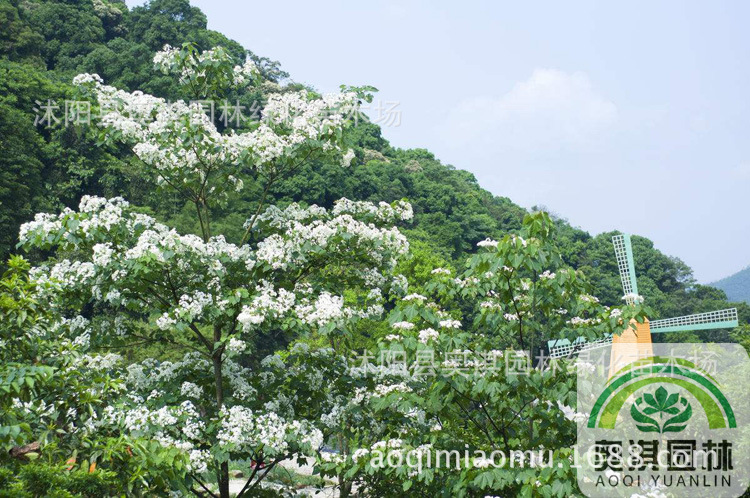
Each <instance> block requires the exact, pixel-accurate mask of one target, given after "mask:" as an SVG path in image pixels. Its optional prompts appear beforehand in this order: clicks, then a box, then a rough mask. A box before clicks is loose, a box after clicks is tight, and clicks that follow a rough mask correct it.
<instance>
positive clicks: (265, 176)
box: [20, 45, 412, 498]
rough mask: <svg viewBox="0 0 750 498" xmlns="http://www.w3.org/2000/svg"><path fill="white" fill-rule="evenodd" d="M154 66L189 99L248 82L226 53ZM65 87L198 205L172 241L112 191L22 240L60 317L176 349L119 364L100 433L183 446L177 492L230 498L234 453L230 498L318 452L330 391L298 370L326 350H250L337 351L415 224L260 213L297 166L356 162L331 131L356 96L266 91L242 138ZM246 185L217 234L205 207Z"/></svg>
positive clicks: (407, 212)
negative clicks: (250, 207)
mask: <svg viewBox="0 0 750 498" xmlns="http://www.w3.org/2000/svg"><path fill="white" fill-rule="evenodd" d="M154 63H155V65H156V66H157V68H158V69H160V70H162V71H163V72H165V73H169V74H175V75H177V76H178V77H179V79H180V83H181V84H182V86H183V88H184V89H185V91H186V92H187V93H189V94H191V95H192V96H193V97H194V98H195V99H196V100H198V99H205V98H212V97H216V96H219V95H221V94H222V92H224V91H226V90H227V89H229V88H237V87H242V86H245V85H252V84H257V83H259V75H258V72H257V71H256V70H255V68H254V66H253V65H252V63H249V62H246V63H245V64H243V65H237V64H234V63H233V61H231V59H230V58H229V56H228V55H227V54H226V52H224V51H223V50H221V49H214V50H210V51H207V52H203V53H199V52H198V51H197V50H196V49H195V48H194V47H192V46H190V45H186V46H185V47H183V48H181V49H175V48H171V47H165V49H164V51H162V52H160V53H158V54H157V55H156V57H155V58H154ZM74 82H75V84H77V85H79V86H80V87H81V89H82V91H83V92H85V93H86V94H87V95H89V96H90V97H91V98H92V100H93V101H94V103H95V105H96V107H97V108H98V110H99V112H100V115H101V122H100V125H101V128H102V138H103V139H104V140H107V141H113V140H116V141H119V142H123V143H128V144H130V145H131V146H132V150H133V152H134V153H135V155H136V157H137V158H138V159H139V160H140V161H141V163H142V165H143V172H144V174H146V175H149V176H151V177H153V178H154V179H155V180H156V182H157V183H158V184H159V185H160V186H161V187H163V188H164V189H169V190H171V191H173V192H177V193H179V194H180V195H182V196H183V197H184V199H185V200H186V201H189V202H190V203H192V204H193V205H194V206H195V213H196V214H195V215H196V218H197V220H198V225H199V226H200V232H199V233H198V234H180V233H177V232H176V230H174V229H172V228H170V227H168V226H166V225H164V224H161V223H159V222H158V221H157V220H155V219H153V218H152V217H150V216H147V215H145V214H142V213H140V212H138V210H137V209H134V208H133V207H131V206H130V205H129V204H128V202H126V201H125V200H123V199H121V198H113V199H104V198H98V197H84V198H83V199H82V200H81V203H80V206H79V208H78V210H77V211H74V210H65V211H63V212H62V213H59V214H56V215H53V214H39V215H37V216H36V218H35V219H34V221H32V222H29V223H27V224H26V225H24V226H23V227H22V229H21V234H20V238H21V243H22V245H23V246H25V247H27V248H31V247H36V248H40V249H44V250H48V251H54V254H55V258H53V259H51V260H49V261H48V262H47V263H45V264H43V265H41V266H39V267H38V268H36V269H34V270H33V275H34V277H35V279H36V280H37V281H38V282H39V283H40V289H43V291H42V292H40V298H42V299H45V300H46V302H47V303H49V305H50V306H51V307H54V308H55V309H58V310H60V312H61V313H78V312H80V310H81V309H83V308H84V307H86V306H90V305H91V304H92V303H94V304H95V305H96V306H98V307H99V309H106V310H107V313H108V314H109V315H111V316H118V315H123V316H125V315H126V316H129V317H136V318H138V319H140V320H141V322H142V325H134V326H132V327H124V330H122V331H120V332H121V334H122V335H123V336H124V337H125V338H126V339H127V338H129V337H132V338H136V339H137V340H139V341H142V340H146V341H160V342H161V343H163V344H165V345H166V346H168V347H169V348H170V349H171V350H173V351H180V352H181V353H180V354H181V355H182V356H181V359H179V360H178V361H158V359H147V360H146V361H143V362H140V363H135V364H131V365H129V366H127V374H126V375H125V385H126V386H127V395H126V396H125V397H124V399H123V400H122V402H121V403H120V404H118V405H111V406H109V407H107V409H106V410H105V411H104V412H103V413H102V417H101V418H102V420H101V424H102V425H103V426H104V425H109V426H120V427H121V428H122V429H123V430H124V431H126V432H127V433H129V434H133V435H136V436H139V437H147V438H152V439H154V440H156V441H158V442H159V443H161V445H162V446H165V447H170V448H179V449H181V450H183V451H184V452H185V453H187V454H188V455H189V457H190V477H189V479H188V480H187V481H186V482H185V490H190V491H192V492H193V493H196V494H205V495H217V496H221V497H222V498H224V497H228V496H229V464H230V462H232V461H239V460H243V461H252V462H254V463H255V467H254V469H255V470H254V472H253V473H252V475H251V476H249V478H248V480H247V483H246V485H245V487H244V488H243V490H242V492H241V493H240V495H244V494H246V493H249V492H251V491H255V490H257V489H259V485H260V482H261V480H262V479H263V477H265V475H266V474H267V473H268V472H269V471H270V470H271V469H272V468H273V466H274V465H276V464H277V463H278V462H280V461H281V460H284V459H286V458H289V457H291V456H292V455H313V454H315V453H316V452H317V451H318V450H319V447H320V446H321V443H322V442H323V438H324V436H325V434H324V432H323V431H321V428H323V429H324V430H325V427H326V426H325V424H324V425H322V426H321V423H320V422H321V416H322V415H325V414H330V412H331V410H332V409H333V405H334V400H333V399H332V398H330V396H329V392H330V391H331V390H334V389H335V385H333V384H331V385H326V386H323V385H322V384H320V385H319V389H318V390H316V391H309V392H308V395H305V396H303V395H302V394H301V391H300V386H301V384H303V383H304V382H305V380H304V378H303V377H304V376H306V375H308V376H309V375H310V371H311V370H310V369H309V368H307V367H305V366H304V365H305V364H306V362H308V361H309V362H312V363H313V364H320V363H321V362H322V363H323V364H325V365H327V366H328V368H329V369H330V368H334V367H336V365H337V364H338V363H337V360H336V359H335V358H334V356H335V355H334V356H331V354H332V353H331V352H330V350H323V351H308V350H306V349H300V348H299V347H298V348H297V349H295V350H293V351H292V354H290V355H289V356H287V357H286V360H287V361H290V362H292V363H294V364H296V365H297V366H296V367H295V366H294V365H293V364H290V365H288V366H284V363H283V361H284V360H283V359H282V356H278V355H272V356H269V357H268V358H266V359H263V360H262V361H261V358H260V357H259V356H263V355H261V354H260V352H261V351H262V350H263V349H264V347H265V344H266V343H267V342H269V341H271V340H273V339H274V338H278V337H282V338H284V339H285V341H284V342H290V341H292V340H293V339H294V338H296V337H298V336H300V335H303V334H306V333H311V334H315V335H316V336H320V337H327V338H328V339H327V341H328V342H330V344H331V345H335V344H336V342H337V341H341V340H345V338H346V336H347V333H348V331H349V328H350V327H351V325H352V324H353V323H356V322H357V321H359V320H363V319H368V318H377V317H379V316H380V315H381V314H382V312H383V303H384V296H385V295H386V294H387V292H388V291H389V289H390V288H391V287H392V286H393V285H400V284H401V280H400V279H395V278H394V277H393V275H392V273H393V269H394V268H395V265H396V262H397V259H398V258H399V257H400V256H401V255H403V254H405V253H406V252H407V251H408V243H407V241H406V239H405V237H404V236H403V235H402V234H401V233H400V232H399V231H398V229H396V228H394V227H393V225H394V224H395V223H397V222H400V221H404V220H408V219H410V218H411V216H412V212H411V207H410V206H409V205H408V204H407V203H405V202H395V203H393V204H386V203H381V204H379V205H375V204H372V203H366V202H353V201H349V200H346V199H342V200H340V201H338V202H337V203H336V204H335V206H334V207H333V208H332V209H330V210H326V209H324V208H320V207H317V206H310V207H302V206H299V205H296V204H292V205H289V206H287V207H285V208H283V209H281V208H278V207H275V206H265V204H264V202H265V197H266V193H267V192H268V191H269V188H270V187H271V185H273V183H274V182H275V181H277V180H278V179H279V178H282V177H284V176H286V175H289V174H293V173H294V171H295V170H296V169H297V168H298V167H299V166H300V164H302V163H304V162H305V161H309V160H311V159H329V160H336V161H339V162H340V163H341V164H342V166H343V167H345V166H347V165H348V164H349V163H350V162H351V161H352V160H353V158H354V153H353V152H352V151H351V150H349V151H346V152H345V151H344V149H343V132H344V129H345V128H346V127H347V126H348V125H349V122H350V120H349V117H350V115H351V114H352V113H354V112H356V111H357V105H358V99H359V96H358V95H357V93H355V92H345V93H341V94H335V95H324V96H321V97H316V96H313V95H311V94H309V93H307V92H305V91H301V92H283V91H278V92H277V93H272V94H270V95H268V96H267V102H266V103H265V106H264V108H263V112H262V117H261V119H260V120H259V121H257V122H256V123H253V125H252V126H251V127H250V129H249V130H245V131H242V132H236V131H229V132H224V133H222V132H219V131H218V130H217V128H216V126H215V125H214V123H213V122H211V120H210V119H209V118H208V117H207V116H206V115H205V114H204V112H203V109H202V108H201V106H200V105H199V104H189V103H186V102H183V101H178V102H167V101H165V100H163V99H160V98H157V97H154V96H151V95H146V94H143V93H141V92H132V93H129V92H125V91H122V90H118V89H116V88H114V87H111V86H107V85H105V84H104V83H103V81H102V80H101V79H100V78H99V77H98V76H96V75H88V74H84V75H79V76H77V77H76V78H75V81H74ZM243 178H244V180H243ZM248 179H254V180H255V181H259V182H261V183H262V185H263V195H262V197H261V198H260V199H259V200H258V201H259V205H258V208H257V211H256V212H255V214H254V215H253V216H252V217H251V218H250V219H248V220H247V222H246V224H245V226H244V236H243V237H242V239H241V240H237V241H232V242H230V241H228V240H226V239H225V237H224V236H222V235H221V234H215V233H213V231H212V223H211V221H212V210H213V209H214V208H215V206H216V205H217V204H219V203H221V202H222V199H223V198H225V197H226V196H227V195H229V194H230V191H231V190H240V189H242V188H243V183H244V181H245V180H248ZM83 333H84V334H85V333H87V332H83ZM110 334H115V331H114V330H113V331H111V332H110ZM106 339H107V337H106V334H105V336H104V337H101V336H100V337H99V340H106ZM284 356H286V355H284ZM321 358H323V360H321ZM295 362H296V363H295ZM280 364H281V366H280ZM341 372H345V369H344V367H341V369H339V370H337V371H336V372H329V374H330V376H331V378H333V377H334V376H335V375H338V374H339V373H341ZM315 375H317V376H320V375H322V374H321V373H317V374H315ZM324 387H325V388H324ZM212 482H215V483H216V485H217V487H218V493H217V492H216V491H215V488H213V487H212V484H211V483H212Z"/></svg>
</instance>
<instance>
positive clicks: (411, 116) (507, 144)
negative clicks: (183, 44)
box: [128, 0, 750, 282]
mask: <svg viewBox="0 0 750 498" xmlns="http://www.w3.org/2000/svg"><path fill="white" fill-rule="evenodd" d="M128 3H129V5H131V6H132V5H134V4H140V3H143V2H134V1H129V2H128ZM192 3H193V4H194V5H196V6H198V7H200V8H201V9H202V10H203V11H204V12H205V13H206V15H207V16H208V23H209V28H211V29H214V30H217V31H220V32H222V33H224V34H225V35H227V36H229V37H231V38H233V39H235V40H237V41H238V42H240V43H242V44H243V45H244V46H245V47H247V48H249V49H250V50H253V51H254V52H255V53H257V54H259V55H262V56H266V57H270V58H272V59H277V60H279V61H281V63H282V66H283V68H284V69H286V70H287V71H288V72H289V73H291V75H292V79H294V80H297V81H301V82H305V83H308V84H310V85H312V86H314V87H315V88H317V89H319V90H322V91H333V90H336V89H338V85H340V84H341V83H347V84H355V85H361V84H370V85H374V86H376V87H377V88H379V89H380V93H379V94H378V95H377V96H376V100H380V101H397V102H398V103H399V105H398V107H397V109H398V110H400V111H401V125H400V126H398V127H393V126H386V127H384V129H383V132H384V135H385V136H386V138H388V139H389V140H390V141H391V142H392V143H393V144H394V145H396V146H399V147H406V148H413V147H423V148H427V149H429V150H431V151H432V152H434V153H435V154H436V155H437V157H438V158H440V159H441V160H443V161H444V162H446V163H449V164H453V165H454V166H455V167H457V168H462V169H466V170H469V171H471V172H473V173H474V174H475V175H476V176H477V178H478V179H479V182H480V184H481V185H482V186H483V187H484V188H486V189H488V190H490V191H492V192H493V193H495V194H498V195H503V196H507V197H509V198H511V199H512V200H513V201H515V202H517V203H519V204H521V205H523V206H526V207H530V206H532V205H534V204H543V205H545V206H547V207H548V208H549V209H550V210H552V211H554V212H555V213H557V214H558V215H560V216H563V217H565V218H567V219H569V220H570V222H571V223H572V224H574V225H577V226H580V227H581V228H583V229H585V230H588V231H590V232H592V233H599V232H602V231H608V230H612V229H621V230H624V231H627V232H630V233H635V234H640V235H645V236H647V237H649V238H651V239H652V240H653V241H654V243H655V244H656V246H657V247H658V248H659V249H661V250H662V251H664V252H665V253H667V254H671V255H675V256H678V257H680V258H681V259H683V260H684V261H685V262H686V263H688V264H689V265H690V266H691V267H692V268H693V269H694V270H695V275H696V277H697V278H698V280H699V281H701V282H708V281H712V280H715V279H718V278H720V277H723V276H726V275H728V274H730V273H733V272H735V271H738V270H740V269H741V268H743V267H745V266H747V265H748V264H750V251H748V250H747V249H746V247H747V245H748V243H750V212H748V211H749V210H748V205H750V202H749V199H748V197H750V188H749V187H750V143H748V140H747V138H746V135H747V130H748V129H750V128H749V127H748V125H749V124H750V114H749V113H748V111H749V110H750V109H749V108H750V103H749V102H748V99H747V97H748V88H750V66H749V65H748V61H749V60H750V58H749V57H748V56H749V55H750V35H748V34H747V22H748V19H750V18H749V17H748V14H750V4H748V3H746V2H739V1H738V2H732V3H730V2H684V1H680V2H677V1H674V2H666V1H662V2H645V1H635V2H634V1H631V2H617V3H615V2H606V3H605V2H594V1H592V2H517V1H513V2H502V3H500V2H486V3H484V2H473V3H467V2H455V1H454V2H423V1H417V0H413V1H412V0H401V1H396V0H391V1H383V2H366V3H365V2H352V1H344V0H338V1H337V0H318V1H314V2H309V1H307V2H268V1H266V2H247V1H239V0H229V1H221V2H219V1H215V0H214V1H207V0H197V1H196V0H194V1H193V2H192ZM637 257H638V255H636V258H637Z"/></svg>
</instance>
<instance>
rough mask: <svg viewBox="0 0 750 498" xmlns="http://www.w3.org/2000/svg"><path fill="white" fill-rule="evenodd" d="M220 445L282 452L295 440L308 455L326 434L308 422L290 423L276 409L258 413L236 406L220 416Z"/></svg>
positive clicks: (255, 450)
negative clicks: (275, 411)
mask: <svg viewBox="0 0 750 498" xmlns="http://www.w3.org/2000/svg"><path fill="white" fill-rule="evenodd" d="M220 424H221V426H220V429H219V433H218V435H217V439H218V441H219V446H220V447H222V448H224V449H226V450H228V451H236V452H244V453H248V454H256V453H258V452H260V451H261V450H262V452H263V454H264V455H281V454H284V452H286V451H287V450H288V449H289V447H290V443H291V442H293V443H294V444H296V445H297V446H298V447H299V448H300V449H302V450H303V451H305V452H306V453H307V454H313V452H315V451H317V450H318V448H319V447H320V446H321V445H322V444H323V434H322V433H321V432H320V430H318V429H316V428H314V427H312V426H311V425H310V424H308V423H301V422H298V421H291V422H288V421H286V420H284V419H283V418H281V417H280V416H279V415H277V414H276V413H274V412H267V413H258V412H257V411H253V410H251V409H249V408H247V407H244V406H233V407H231V408H229V409H226V410H223V411H222V413H221V415H220Z"/></svg>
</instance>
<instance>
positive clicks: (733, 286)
mask: <svg viewBox="0 0 750 498" xmlns="http://www.w3.org/2000/svg"><path fill="white" fill-rule="evenodd" d="M711 286H712V287H716V288H717V289H721V290H723V291H724V292H725V293H726V294H727V297H728V298H729V299H730V300H732V301H744V302H746V303H750V266H748V267H747V268H745V269H744V270H740V271H738V272H737V273H735V274H734V275H730V276H728V277H725V278H722V279H721V280H719V281H717V282H714V283H712V284H711Z"/></svg>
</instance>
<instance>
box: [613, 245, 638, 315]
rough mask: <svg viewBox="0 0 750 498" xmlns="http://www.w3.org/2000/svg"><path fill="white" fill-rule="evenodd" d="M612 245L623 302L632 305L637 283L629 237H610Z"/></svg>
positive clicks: (636, 291)
mask: <svg viewBox="0 0 750 498" xmlns="http://www.w3.org/2000/svg"><path fill="white" fill-rule="evenodd" d="M612 244H613V245H614V246H615V257H616V258H617V268H618V269H619V270H620V280H621V281H622V290H623V292H624V293H625V302H626V303H627V304H633V302H634V301H635V299H634V296H636V295H638V282H636V280H635V263H633V248H632V247H631V245H630V235H628V234H626V233H624V234H622V235H615V236H614V237H612Z"/></svg>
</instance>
